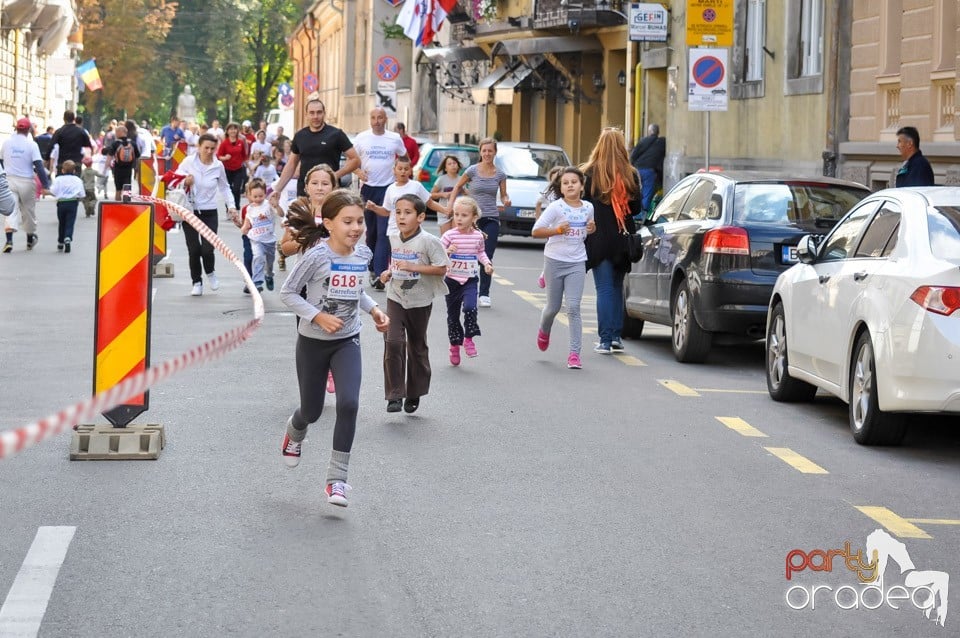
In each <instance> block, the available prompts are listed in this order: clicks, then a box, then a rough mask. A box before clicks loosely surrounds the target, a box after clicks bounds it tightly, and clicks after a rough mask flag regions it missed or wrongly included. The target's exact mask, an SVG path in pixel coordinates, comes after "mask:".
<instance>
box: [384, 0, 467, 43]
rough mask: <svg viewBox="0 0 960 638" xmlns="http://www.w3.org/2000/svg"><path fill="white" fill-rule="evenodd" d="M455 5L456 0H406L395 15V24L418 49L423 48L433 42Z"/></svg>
mask: <svg viewBox="0 0 960 638" xmlns="http://www.w3.org/2000/svg"><path fill="white" fill-rule="evenodd" d="M456 4H457V0H407V1H406V2H405V3H404V5H403V8H402V9H401V10H400V13H399V14H398V15H397V24H399V25H400V26H402V27H403V34H404V35H405V36H407V37H408V38H410V39H411V40H413V41H414V42H415V43H416V45H417V46H418V47H425V46H427V45H428V44H430V43H431V42H433V39H434V37H436V35H437V32H438V31H440V27H441V25H443V21H444V20H445V19H446V17H447V14H449V13H450V12H451V11H453V8H454V7H455V6H456Z"/></svg>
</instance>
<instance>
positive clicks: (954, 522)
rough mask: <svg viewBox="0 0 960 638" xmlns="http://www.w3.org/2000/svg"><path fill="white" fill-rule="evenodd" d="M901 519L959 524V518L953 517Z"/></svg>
mask: <svg viewBox="0 0 960 638" xmlns="http://www.w3.org/2000/svg"><path fill="white" fill-rule="evenodd" d="M903 520H905V521H910V522H911V523H923V524H925V525H960V520H957V519H954V518H905V519H903Z"/></svg>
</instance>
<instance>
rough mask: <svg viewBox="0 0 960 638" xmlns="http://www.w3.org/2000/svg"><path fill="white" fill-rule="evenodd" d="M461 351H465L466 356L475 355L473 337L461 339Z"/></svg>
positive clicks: (475, 348)
mask: <svg viewBox="0 0 960 638" xmlns="http://www.w3.org/2000/svg"><path fill="white" fill-rule="evenodd" d="M463 351H464V352H466V353H467V356H468V357H475V356H477V354H478V353H477V344H475V343H474V342H473V339H471V338H470V337H467V338H466V339H464V340H463Z"/></svg>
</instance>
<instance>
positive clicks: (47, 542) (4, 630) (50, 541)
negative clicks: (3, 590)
mask: <svg viewBox="0 0 960 638" xmlns="http://www.w3.org/2000/svg"><path fill="white" fill-rule="evenodd" d="M76 531H77V528H76V527H65V526H64V527H41V528H40V529H39V530H37V535H36V536H35V537H34V539H33V544H32V545H30V551H29V552H27V557H26V558H25V559H24V560H23V565H21V566H20V571H19V572H17V577H16V579H15V580H14V581H13V587H11V588H10V591H9V592H8V593H7V598H6V600H4V601H3V606H2V607H0V636H3V638H36V636H37V635H38V634H39V633H40V623H41V622H42V621H43V616H44V614H46V612H47V603H48V602H49V601H50V594H52V593H53V585H54V583H56V581H57V574H59V573H60V566H61V565H63V561H64V559H65V558H66V556H67V549H68V548H69V547H70V542H71V541H72V540H73V534H74V532H76Z"/></svg>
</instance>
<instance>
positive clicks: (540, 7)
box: [533, 0, 629, 33]
mask: <svg viewBox="0 0 960 638" xmlns="http://www.w3.org/2000/svg"><path fill="white" fill-rule="evenodd" d="M625 8H629V7H628V6H627V3H626V2H624V1H623V0H536V7H535V9H534V14H533V28H535V29H557V28H563V29H569V30H570V31H571V32H573V33H577V32H579V31H580V30H581V29H586V28H591V27H608V26H615V25H618V24H624V23H625V17H624V12H623V10H624V9H625Z"/></svg>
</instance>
